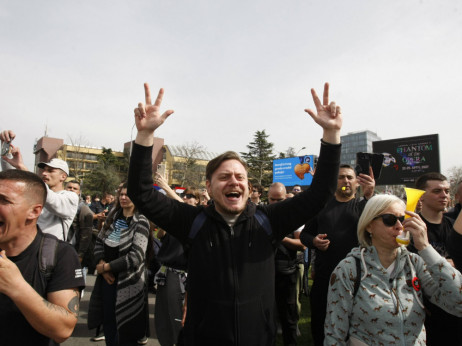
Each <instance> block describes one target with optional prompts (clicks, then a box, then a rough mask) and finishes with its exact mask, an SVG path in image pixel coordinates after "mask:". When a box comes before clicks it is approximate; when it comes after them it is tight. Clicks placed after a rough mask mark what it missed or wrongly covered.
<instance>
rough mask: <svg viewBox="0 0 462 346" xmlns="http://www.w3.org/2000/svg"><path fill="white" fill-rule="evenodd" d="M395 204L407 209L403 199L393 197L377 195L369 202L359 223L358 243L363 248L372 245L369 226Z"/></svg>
mask: <svg viewBox="0 0 462 346" xmlns="http://www.w3.org/2000/svg"><path fill="white" fill-rule="evenodd" d="M395 203H398V204H401V205H402V206H403V207H404V208H405V207H406V205H405V204H404V202H403V201H402V200H401V199H399V198H398V197H396V196H393V195H376V196H374V197H372V198H371V199H370V200H369V201H368V202H367V204H366V206H365V207H364V210H363V212H362V214H361V217H360V218H359V221H358V241H359V244H360V245H361V246H363V247H369V246H371V245H372V240H371V237H370V234H369V233H368V232H367V231H366V228H367V226H369V224H370V223H371V222H372V221H373V220H374V219H375V218H376V217H377V216H379V215H381V214H383V212H384V211H385V210H387V209H388V207H390V206H391V205H392V204H395Z"/></svg>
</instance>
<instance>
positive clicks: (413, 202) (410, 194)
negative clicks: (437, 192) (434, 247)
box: [396, 187, 425, 246]
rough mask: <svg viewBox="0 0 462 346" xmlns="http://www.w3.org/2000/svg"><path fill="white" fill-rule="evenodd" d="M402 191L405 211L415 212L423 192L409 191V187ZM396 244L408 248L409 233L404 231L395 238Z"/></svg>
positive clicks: (406, 216)
mask: <svg viewBox="0 0 462 346" xmlns="http://www.w3.org/2000/svg"><path fill="white" fill-rule="evenodd" d="M404 190H405V191H406V197H407V202H406V210H407V211H412V212H414V211H415V208H416V207H417V202H419V199H420V197H422V195H423V194H424V193H425V191H423V190H418V189H411V188H409V187H405V188H404ZM408 217H410V216H409V215H407V214H406V215H405V218H408ZM396 242H397V243H398V244H400V245H404V246H408V245H409V243H410V242H411V236H410V234H409V232H407V231H405V230H404V229H403V230H402V232H401V233H400V234H399V235H398V236H397V237H396Z"/></svg>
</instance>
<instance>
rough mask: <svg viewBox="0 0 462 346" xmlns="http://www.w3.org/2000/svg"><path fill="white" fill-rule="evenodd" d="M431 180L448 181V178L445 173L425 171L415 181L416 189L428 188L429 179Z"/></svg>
mask: <svg viewBox="0 0 462 346" xmlns="http://www.w3.org/2000/svg"><path fill="white" fill-rule="evenodd" d="M430 180H437V181H447V180H448V178H446V177H445V176H444V175H442V174H441V173H438V172H430V173H425V174H423V175H421V176H420V177H418V178H417V180H416V181H415V187H416V189H419V190H425V189H426V188H427V181H430Z"/></svg>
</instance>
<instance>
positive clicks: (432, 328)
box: [409, 172, 462, 346]
mask: <svg viewBox="0 0 462 346" xmlns="http://www.w3.org/2000/svg"><path fill="white" fill-rule="evenodd" d="M415 186H416V188H417V189H419V190H424V191H425V193H424V194H423V195H422V197H421V198H420V201H421V202H422V210H421V212H420V217H421V218H422V220H423V221H424V222H425V224H426V225H427V236H428V241H429V243H430V244H431V245H432V246H433V247H434V248H435V250H436V251H438V253H439V254H440V255H441V256H443V257H445V258H446V259H447V260H448V261H449V262H450V263H451V264H452V265H454V261H453V259H452V257H453V255H454V252H455V253H457V252H460V248H458V249H455V251H451V246H452V244H451V237H452V236H453V233H455V231H454V229H453V224H454V220H453V219H451V218H449V217H447V216H445V215H444V211H445V210H446V208H447V206H448V203H449V182H448V179H447V178H446V177H445V176H444V175H443V174H441V173H438V172H430V173H425V174H423V175H421V176H420V177H419V178H418V179H417V180H416V183H415ZM409 248H410V249H411V250H412V251H414V252H417V250H416V249H415V248H414V247H413V246H412V245H411V246H409ZM455 264H456V268H457V269H458V270H461V269H462V267H460V263H458V261H457V260H456V261H455ZM424 298H425V297H424ZM424 305H425V307H426V308H427V309H428V310H429V311H430V313H429V314H427V318H426V319H425V329H426V330H427V345H430V346H431V345H462V337H461V335H460V334H461V332H460V326H461V321H462V320H461V319H460V318H459V317H456V316H453V315H451V314H449V313H447V312H446V311H444V310H443V309H440V308H439V307H438V306H436V305H434V304H432V303H431V302H430V301H429V300H428V299H424Z"/></svg>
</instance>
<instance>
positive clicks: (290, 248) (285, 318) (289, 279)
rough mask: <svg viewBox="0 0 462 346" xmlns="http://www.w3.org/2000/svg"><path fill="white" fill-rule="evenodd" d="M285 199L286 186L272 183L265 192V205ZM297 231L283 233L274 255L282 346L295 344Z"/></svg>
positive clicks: (301, 245) (297, 314)
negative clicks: (266, 193)
mask: <svg viewBox="0 0 462 346" xmlns="http://www.w3.org/2000/svg"><path fill="white" fill-rule="evenodd" d="M285 199H286V187H285V186H284V184H282V183H273V184H271V186H270V187H269V190H268V201H269V204H274V203H278V202H282V201H284V200H285ZM300 232H301V229H300V228H299V229H297V230H296V231H293V232H291V233H289V234H287V235H286V236H285V237H284V238H283V239H282V241H281V242H280V243H279V244H278V246H277V248H276V254H275V256H274V257H275V264H276V277H275V282H276V285H275V293H276V294H275V296H276V307H277V311H278V318H279V322H280V324H281V329H282V338H283V342H284V345H285V346H288V345H296V344H297V324H298V320H299V318H300V314H299V311H298V304H297V302H298V289H297V285H298V280H297V279H298V276H300V273H299V270H300V268H299V264H300V261H298V258H297V251H303V250H305V246H304V245H303V244H302V243H301V241H300Z"/></svg>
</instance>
